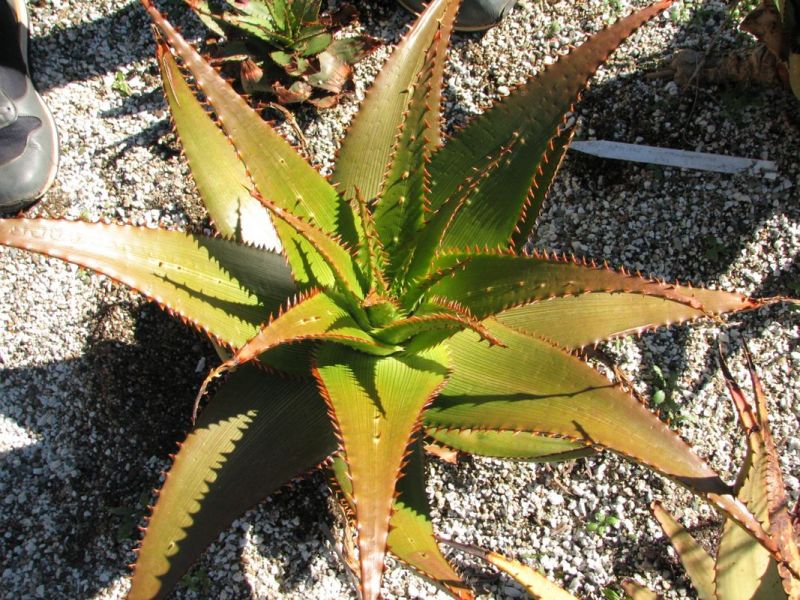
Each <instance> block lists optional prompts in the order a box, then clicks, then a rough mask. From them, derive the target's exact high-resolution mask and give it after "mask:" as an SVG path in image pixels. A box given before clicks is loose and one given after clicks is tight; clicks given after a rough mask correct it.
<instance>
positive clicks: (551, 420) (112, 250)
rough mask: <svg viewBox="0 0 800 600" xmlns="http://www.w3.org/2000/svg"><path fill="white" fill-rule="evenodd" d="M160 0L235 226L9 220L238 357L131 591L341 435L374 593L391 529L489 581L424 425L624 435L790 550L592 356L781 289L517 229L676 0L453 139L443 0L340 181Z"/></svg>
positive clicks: (180, 568) (168, 83)
mask: <svg viewBox="0 0 800 600" xmlns="http://www.w3.org/2000/svg"><path fill="white" fill-rule="evenodd" d="M142 3H143V5H144V6H145V8H146V10H147V11H148V13H149V14H150V16H151V17H152V20H153V22H154V24H155V27H156V30H157V32H158V39H157V56H158V62H159V66H160V68H161V72H162V78H163V82H164V87H165V90H166V96H167V100H168V103H169V105H170V108H171V111H172V115H173V118H174V121H175V126H176V129H177V132H178V135H179V137H180V139H181V142H182V144H183V147H184V150H185V153H186V157H187V160H188V162H189V165H190V167H191V170H192V173H193V176H194V179H195V182H196V184H197V188H198V191H199V193H200V196H201V197H202V199H203V201H204V202H205V205H206V207H207V208H208V211H209V213H210V215H211V218H212V219H213V221H214V223H215V225H216V227H217V229H218V231H219V233H220V234H221V235H220V236H218V237H204V236H200V235H190V234H185V233H181V232H178V231H165V230H158V229H144V228H136V227H130V226H123V225H109V224H90V223H82V222H67V221H61V220H44V219H32V220H29V219H7V220H2V221H0V243H3V244H6V245H11V246H16V247H20V248H27V249H29V250H32V251H36V252H42V253H45V254H48V255H51V256H56V257H59V258H63V259H65V260H68V261H71V262H74V263H77V264H80V265H82V266H85V267H88V268H91V269H93V270H95V271H97V272H99V273H103V274H105V275H107V276H110V277H112V278H114V279H116V280H118V281H120V282H122V283H123V284H125V285H127V286H129V287H131V288H133V289H134V290H137V291H139V292H140V293H142V294H144V295H145V296H147V297H148V298H151V299H153V300H155V301H157V302H158V303H159V304H161V305H162V306H164V307H165V308H166V309H168V310H169V311H171V312H172V313H174V314H176V315H177V316H178V317H180V318H181V319H183V320H184V321H186V322H187V323H189V324H191V325H193V326H194V327H196V328H198V329H200V330H202V331H204V332H206V333H207V334H208V335H209V336H210V337H211V338H212V339H213V340H214V341H215V342H216V344H217V345H218V347H219V348H220V351H221V354H224V356H225V361H224V362H223V364H222V366H221V367H219V368H218V369H215V370H214V371H213V372H212V373H211V375H210V376H209V380H215V385H214V388H215V391H214V393H213V397H212V398H211V399H210V400H209V401H208V403H207V406H206V407H205V408H204V409H203V410H202V412H201V414H200V416H199V418H198V420H197V422H196V426H195V428H194V430H193V431H192V432H191V433H190V434H189V435H188V437H187V438H186V440H185V441H184V442H183V444H181V446H180V449H179V451H178V453H177V454H176V456H175V459H174V464H173V466H172V468H171V469H170V471H169V473H168V475H167V477H166V480H165V482H164V485H163V487H162V489H161V490H160V492H159V495H158V498H157V501H156V503H155V506H154V507H153V509H152V513H151V515H150V518H149V522H148V526H147V528H146V531H145V534H144V537H143V540H142V542H141V546H140V548H139V551H138V560H137V562H136V565H135V569H134V572H133V577H132V587H131V590H130V594H129V597H130V598H134V599H138V598H155V597H165V596H166V595H167V594H168V593H169V592H170V590H171V589H172V587H173V586H174V585H175V583H176V582H177V581H178V580H179V578H180V577H181V575H182V574H183V573H184V572H185V571H186V570H187V569H188V568H189V567H190V566H191V564H192V563H193V562H194V561H195V560H196V559H197V558H198V557H199V556H200V554H201V553H202V552H203V550H204V549H205V547H206V546H207V545H208V544H209V543H211V542H212V541H213V540H214V539H215V538H216V536H217V535H218V534H219V532H220V531H221V530H223V529H224V528H226V527H227V526H228V525H229V524H230V523H231V522H232V521H233V519H235V518H236V517H237V516H238V515H240V514H241V513H242V512H244V511H245V510H246V509H248V508H250V507H251V506H253V505H254V504H256V503H257V502H259V501H260V500H262V499H263V498H265V497H266V496H268V495H269V494H271V493H272V492H273V491H275V490H276V489H278V488H280V487H281V486H283V485H284V484H285V483H287V482H288V481H290V480H291V479H292V478H294V477H296V476H298V475H300V474H302V473H304V472H307V471H308V470H309V469H313V468H315V467H318V466H321V465H325V464H331V460H332V457H336V458H334V459H333V462H332V465H333V467H334V469H333V470H334V473H335V475H336V479H337V481H338V484H339V485H338V486H339V488H340V489H341V491H342V492H343V494H342V496H343V497H345V498H347V501H348V502H349V504H350V509H351V514H352V515H353V518H354V520H355V523H356V531H357V537H358V543H357V546H358V556H359V559H358V562H359V571H360V577H359V585H360V587H361V592H362V595H363V597H364V598H365V599H371V598H375V597H377V596H378V595H379V591H380V585H381V577H382V572H383V568H384V566H383V565H384V556H385V554H386V552H387V551H389V552H392V553H393V554H394V555H395V556H397V557H398V558H399V559H400V560H401V561H403V562H404V563H406V564H408V565H410V566H411V567H413V568H414V569H416V570H417V571H419V572H420V573H422V574H423V575H425V576H426V577H428V578H429V579H432V580H434V581H437V582H439V583H440V584H441V585H442V586H444V587H445V588H446V589H448V590H449V591H450V592H451V593H452V594H453V595H455V596H458V597H462V598H469V597H472V595H471V592H470V591H469V590H468V588H467V587H466V586H465V585H464V583H463V582H462V580H461V579H460V577H459V574H458V572H457V570H456V569H455V568H454V567H453V566H452V565H451V564H450V563H449V562H448V560H447V559H446V558H445V556H444V555H443V553H442V552H441V551H440V549H439V547H438V545H437V542H436V538H435V535H434V530H433V526H432V522H431V518H430V514H429V507H428V502H427V499H426V496H425V485H424V469H423V460H424V457H423V453H422V450H421V444H422V440H423V438H424V437H425V436H429V437H431V438H433V439H434V440H436V441H437V442H438V443H439V444H442V445H445V446H448V447H450V448H454V449H458V450H461V451H464V452H471V453H475V454H479V455H485V456H495V457H506V458H514V459H529V460H565V459H569V458H575V457H579V456H584V455H586V454H588V453H591V452H594V451H597V450H601V449H608V450H611V451H614V452H616V453H619V454H621V455H623V456H626V457H629V458H631V459H633V460H636V461H638V462H641V463H643V464H645V465H648V466H649V467H651V468H653V469H654V470H656V471H658V472H660V473H663V474H664V475H666V476H668V477H670V478H672V479H674V480H676V481H678V482H680V483H681V484H683V485H685V486H687V487H688V488H689V489H691V490H692V491H694V492H696V493H697V494H699V495H701V496H703V497H704V498H705V499H706V500H707V501H708V502H710V503H711V504H713V505H714V506H715V507H717V508H718V509H720V510H722V511H724V512H725V514H726V515H727V517H728V518H729V519H731V520H732V521H733V522H735V523H737V524H739V525H740V526H741V527H742V528H743V529H744V530H745V531H747V533H748V535H750V536H752V537H753V538H754V539H756V540H758V541H759V542H760V543H761V544H763V545H764V547H765V548H766V549H767V550H768V551H769V552H770V553H771V554H772V555H773V556H775V557H776V558H777V559H778V560H781V556H780V549H779V548H778V547H777V546H776V545H775V544H774V543H773V542H772V541H771V540H770V539H769V538H768V537H767V536H766V534H765V533H764V530H763V528H762V526H761V524H760V523H759V521H758V520H757V519H756V518H755V517H754V516H753V515H752V514H751V512H750V511H749V510H748V509H747V507H746V506H745V505H744V503H742V502H740V501H739V500H737V498H736V497H735V494H734V488H733V486H731V485H729V484H727V483H725V482H724V481H723V480H722V479H721V478H720V477H719V476H718V475H717V473H716V472H715V471H714V470H713V469H712V468H711V467H710V466H709V465H708V464H707V463H706V462H705V461H704V460H703V459H702V458H700V457H699V456H697V455H696V454H695V453H694V452H693V451H692V450H691V449H690V447H689V446H688V445H687V444H686V443H685V442H683V441H682V440H681V438H680V437H679V436H678V435H677V434H676V433H674V432H673V431H672V430H671V429H670V428H669V426H668V425H666V424H665V423H663V422H662V421H661V420H660V419H659V418H658V417H657V416H656V415H653V414H652V413H650V412H649V411H648V410H647V409H646V407H644V406H643V405H642V404H641V403H640V402H639V401H638V400H637V399H636V398H634V397H633V396H631V395H630V394H629V393H628V392H626V391H625V390H624V389H623V388H622V387H621V386H619V385H616V384H613V383H611V382H610V381H609V380H608V379H607V378H606V377H604V376H603V375H601V374H600V373H599V372H597V371H596V370H594V369H593V368H591V367H590V366H589V365H587V364H586V362H585V361H584V360H583V359H582V355H581V349H582V348H584V347H586V346H588V345H592V344H595V343H597V342H600V341H603V340H607V339H610V338H613V337H615V336H621V335H626V334H629V333H632V332H640V331H645V330H649V329H652V328H656V327H659V326H662V325H667V324H672V323H680V322H686V321H690V320H693V319H697V318H702V317H708V316H712V315H717V314H720V313H729V312H735V311H742V310H750V309H755V308H758V307H760V306H762V305H764V304H765V303H766V301H761V300H757V299H750V298H747V297H745V296H743V295H741V294H738V293H730V292H723V291H711V290H706V289H696V288H692V287H690V286H684V285H679V284H677V283H675V284H668V283H665V282H662V281H657V280H654V279H649V278H646V277H642V276H641V275H639V274H633V273H629V272H627V271H625V270H624V269H620V270H614V269H611V268H609V267H607V266H605V265H599V266H598V265H595V264H594V263H592V262H587V261H585V260H579V259H576V258H573V257H565V256H559V255H548V254H536V253H534V254H527V253H525V252H523V251H522V250H521V248H522V247H523V246H524V243H525V241H526V240H527V237H528V235H529V233H530V231H531V229H532V227H533V224H534V222H535V219H536V216H537V214H538V211H539V209H540V206H541V204H542V202H543V200H544V197H545V194H546V192H547V190H548V188H549V186H550V182H551V181H552V179H553V177H554V176H555V174H556V172H557V170H558V166H559V164H560V161H561V159H562V157H563V155H564V152H565V151H566V148H567V146H568V144H569V141H570V139H571V130H570V129H569V127H566V126H565V124H564V117H565V114H566V113H567V112H568V111H569V110H570V109H571V107H572V104H573V103H574V102H575V100H576V99H577V97H578V95H579V94H580V92H581V91H582V89H583V88H584V87H585V85H586V83H587V81H588V79H589V78H590V77H591V76H592V74H593V72H594V71H595V70H596V69H597V68H598V66H600V65H601V64H602V63H603V61H604V60H605V59H606V57H607V56H608V54H609V53H610V52H612V51H613V50H614V49H615V48H616V46H617V45H618V44H620V43H621V42H622V41H623V40H624V39H625V38H626V37H627V36H628V35H630V34H631V33H632V32H633V31H634V30H635V29H636V28H638V27H639V26H640V25H642V24H643V23H644V22H646V21H647V20H648V19H650V18H652V17H653V16H655V15H657V14H658V13H659V12H660V11H662V10H664V9H666V8H667V7H668V6H669V5H670V1H669V0H664V1H661V2H657V3H655V4H653V5H652V6H650V7H648V8H645V9H643V10H641V11H639V12H636V13H634V14H632V15H630V16H628V17H626V18H624V19H622V20H621V21H619V22H618V23H616V24H615V25H612V26H610V27H609V28H607V29H605V30H603V31H601V32H599V33H598V34H596V35H595V36H593V37H592V38H591V39H590V40H589V41H587V42H586V43H585V44H583V45H582V46H581V47H579V48H577V49H575V50H574V51H573V52H572V53H570V54H569V55H567V56H565V57H562V58H561V59H560V60H559V61H558V62H556V63H555V64H554V65H552V66H551V67H549V68H548V69H547V70H545V71H544V72H542V73H541V74H539V75H538V76H537V77H535V78H532V79H530V80H529V81H528V82H527V83H525V84H523V85H521V86H520V87H518V88H517V89H516V90H514V91H513V92H512V93H511V94H510V95H509V96H507V97H505V98H503V99H502V100H501V101H500V102H498V103H497V105H496V106H494V107H493V108H491V109H490V110H488V111H486V112H485V113H484V114H482V115H480V116H479V117H477V118H475V120H473V121H472V122H471V123H469V124H468V125H467V126H466V127H464V128H463V129H462V130H460V131H459V132H457V133H456V134H454V135H453V136H452V137H451V138H450V139H449V140H447V143H444V138H443V136H442V133H441V131H440V101H441V88H442V79H443V77H442V73H443V68H444V60H445V53H446V48H447V44H448V41H449V37H450V32H451V28H452V24H453V20H454V16H455V13H456V11H457V3H456V2H452V1H448V0H434V2H432V3H431V5H430V6H429V7H428V8H427V9H426V10H425V11H424V12H423V13H422V14H421V15H420V17H419V19H418V20H417V22H416V23H415V24H414V26H413V27H412V28H411V29H410V30H409V32H408V33H407V34H406V36H405V37H404V38H403V40H402V41H401V42H400V43H399V44H398V46H397V48H396V50H395V52H394V54H393V55H392V57H391V58H390V59H389V60H388V62H387V63H386V65H385V66H384V68H383V70H382V71H381V72H380V74H379V75H378V76H377V78H376V80H375V82H374V84H373V86H372V88H371V90H370V92H369V93H368V94H367V97H366V98H365V100H364V101H363V103H362V106H361V110H360V112H359V113H358V115H357V116H356V117H355V118H354V120H353V122H352V124H351V126H350V129H349V132H348V134H347V136H346V138H345V139H344V141H343V142H342V145H341V148H340V150H339V153H338V157H337V161H336V166H335V169H334V171H333V173H332V176H331V177H330V179H327V178H325V177H323V176H322V175H320V174H319V173H318V172H317V171H316V170H315V169H314V168H313V167H312V166H311V165H310V164H309V163H308V162H307V161H306V160H305V159H304V158H303V157H302V156H301V155H300V154H298V153H297V152H296V151H295V149H294V148H293V147H292V146H291V145H290V144H289V143H287V142H286V141H285V140H284V139H283V138H282V137H281V136H280V135H278V134H277V133H276V132H275V131H274V130H273V129H272V128H271V127H270V126H269V125H268V124H267V123H266V122H264V121H263V120H262V119H261V118H260V117H259V116H258V114H257V113H256V112H254V111H253V110H252V109H251V108H249V107H248V106H247V104H246V103H245V101H244V100H243V99H242V98H241V97H240V96H238V95H237V94H236V93H235V91H234V90H233V89H232V88H231V87H230V86H229V85H228V84H227V83H226V82H225V81H224V80H223V79H221V78H220V77H219V76H218V74H217V73H216V72H215V71H214V69H213V68H212V67H210V66H209V65H208V64H207V63H206V62H204V60H203V59H202V58H201V57H200V55H199V54H198V53H197V52H196V51H195V50H194V48H192V46H190V45H189V44H188V43H187V42H186V41H185V40H184V39H183V38H182V37H181V36H180V34H179V33H178V32H176V31H175V29H174V28H173V27H172V26H171V25H170V24H169V22H168V21H167V20H166V19H165V18H164V17H163V16H162V15H161V14H160V13H159V12H158V10H157V9H156V8H155V7H154V6H153V5H152V4H151V3H150V2H149V1H148V0H142ZM198 92H200V93H201V94H200V95H201V97H202V98H203V100H202V101H201V100H200V99H199V98H198ZM623 431H624V433H623Z"/></svg>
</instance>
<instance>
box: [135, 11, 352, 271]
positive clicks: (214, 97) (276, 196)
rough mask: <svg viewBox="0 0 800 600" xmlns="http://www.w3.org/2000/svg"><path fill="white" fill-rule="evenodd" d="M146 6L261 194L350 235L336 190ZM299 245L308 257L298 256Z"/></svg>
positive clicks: (294, 261) (297, 260) (284, 233)
mask: <svg viewBox="0 0 800 600" xmlns="http://www.w3.org/2000/svg"><path fill="white" fill-rule="evenodd" d="M141 2H142V5H143V6H144V7H145V9H146V10H147V12H148V14H149V15H150V17H151V18H152V20H153V23H154V24H155V26H156V27H157V28H158V31H159V32H160V33H161V35H163V36H164V38H165V39H166V41H167V42H168V43H169V45H170V47H171V48H172V49H173V50H174V51H175V52H176V53H177V55H178V56H179V57H180V58H181V60H182V61H183V63H184V65H185V66H186V68H187V69H188V70H189V71H190V72H191V74H192V76H194V78H195V81H196V83H197V86H198V87H199V88H200V90H201V91H202V92H203V94H205V97H206V99H207V101H208V103H209V105H210V106H211V108H213V110H214V112H215V113H216V115H217V118H218V120H219V122H220V124H221V126H222V128H223V129H224V131H225V133H226V134H227V136H228V139H230V141H231V143H232V144H233V146H234V147H235V149H236V151H237V152H238V154H239V157H240V158H241V160H242V162H243V163H244V165H245V167H246V169H247V172H248V173H249V175H250V177H251V179H252V181H253V183H254V184H255V187H256V189H257V190H258V192H259V193H260V194H261V195H262V196H264V197H266V198H269V199H270V200H272V201H273V202H275V204H277V205H278V206H280V207H281V208H283V209H285V210H289V211H291V212H292V213H293V214H295V215H297V216H299V217H302V218H304V219H309V220H312V221H313V222H314V223H316V224H317V225H318V226H319V227H320V228H321V229H322V230H323V231H325V232H326V233H330V234H336V233H339V234H342V233H344V231H345V230H346V231H350V229H348V225H349V226H352V219H353V215H352V212H351V210H350V207H349V206H348V205H347V204H346V203H344V202H343V201H342V200H341V198H340V197H339V196H338V195H337V193H336V190H334V188H333V186H331V185H330V184H329V183H328V182H327V181H326V180H325V178H324V177H322V175H320V174H319V173H317V171H316V170H315V169H314V168H313V167H312V166H311V165H310V164H308V162H306V160H305V159H304V158H303V157H302V156H300V155H299V154H298V153H297V152H296V151H295V149H294V148H292V147H291V146H290V145H289V144H288V143H287V142H286V141H285V140H284V139H283V138H282V137H281V136H280V135H278V133H277V132H276V131H275V130H274V129H272V127H270V126H269V124H267V123H266V122H265V121H263V120H262V119H261V117H260V116H259V115H258V114H257V113H256V112H255V111H254V110H253V109H251V108H250V107H249V106H248V105H247V102H246V101H245V100H244V99H243V98H242V97H241V96H239V94H237V93H236V91H234V89H233V88H232V87H231V86H230V85H229V84H228V83H227V82H226V81H225V80H224V79H222V77H220V76H219V75H218V74H217V72H216V71H214V69H213V68H212V67H211V66H210V65H209V64H208V63H207V62H205V61H204V60H203V58H202V57H201V56H200V54H198V52H197V51H196V50H195V49H194V48H193V47H192V46H191V45H190V44H188V43H187V42H186V40H184V39H183V37H182V36H181V35H180V34H179V33H178V32H177V31H176V30H175V28H174V27H173V26H172V25H171V24H170V23H169V22H168V21H167V20H166V19H165V18H164V17H163V15H162V14H161V13H160V12H159V11H158V10H157V9H156V8H155V7H154V6H153V4H152V2H151V1H150V0H141ZM276 229H277V231H278V235H279V236H280V239H281V242H282V243H283V247H284V251H285V252H286V256H287V257H288V259H289V262H290V264H291V266H292V272H293V273H294V276H295V279H296V280H297V281H298V282H300V283H309V282H311V283H313V282H314V279H313V276H312V275H311V273H309V271H308V265H307V263H306V260H307V258H306V257H305V256H304V254H309V249H308V248H307V243H306V242H305V241H303V240H302V238H299V237H298V235H297V234H296V233H295V232H294V231H293V230H292V229H291V228H289V227H288V226H286V225H284V224H279V225H278V226H277V227H276ZM297 246H300V248H301V250H304V252H299V251H298V250H297ZM312 255H313V253H312Z"/></svg>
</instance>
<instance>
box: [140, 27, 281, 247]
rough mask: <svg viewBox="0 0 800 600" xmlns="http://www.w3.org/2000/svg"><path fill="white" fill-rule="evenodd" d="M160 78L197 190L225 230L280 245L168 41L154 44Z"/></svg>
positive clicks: (232, 152)
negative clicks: (188, 81) (187, 79)
mask: <svg viewBox="0 0 800 600" xmlns="http://www.w3.org/2000/svg"><path fill="white" fill-rule="evenodd" d="M156 50H157V56H158V64H159V67H160V68H161V79H162V81H163V84H164V91H165V94H166V97H167V101H168V102H169V107H170V112H171V113H172V118H173V120H174V121H175V128H176V129H177V131H178V137H179V138H180V140H181V145H182V146H183V150H184V152H185V153H186V159H187V160H188V162H189V166H190V168H191V171H192V175H193V177H194V180H195V183H196V184H197V190H198V192H200V197H201V198H202V199H203V203H204V204H205V206H206V209H207V210H208V213H209V215H210V216H211V219H212V220H213V221H214V224H215V226H216V228H217V230H218V231H219V232H220V233H221V234H222V235H224V236H226V237H229V238H233V239H236V240H237V241H243V242H246V243H248V244H254V245H256V246H263V247H265V248H274V249H280V241H279V240H278V236H277V233H276V232H275V227H274V226H273V225H272V221H271V220H270V218H269V213H268V212H267V210H266V209H265V208H264V207H263V206H261V204H260V203H259V202H258V200H256V199H255V198H253V197H251V195H250V193H249V192H248V188H250V187H251V186H252V183H251V182H250V177H249V175H248V174H247V169H246V168H245V166H244V164H243V163H242V161H241V160H240V159H239V156H238V155H237V153H236V150H235V149H234V147H233V146H232V145H231V143H230V142H229V141H228V138H227V137H225V134H224V133H223V132H222V130H220V128H219V127H218V126H217V124H216V123H215V122H214V120H213V119H212V118H211V115H209V114H208V112H206V110H205V109H204V108H203V106H202V105H201V104H200V102H199V101H198V100H197V98H196V97H195V95H194V92H193V91H192V90H191V88H190V87H189V85H188V84H187V83H186V79H185V78H184V76H183V73H182V72H181V70H180V69H179V68H178V64H177V63H176V62H175V58H174V57H173V56H172V53H171V52H170V50H169V47H168V46H167V45H166V44H163V43H159V44H157V46H156Z"/></svg>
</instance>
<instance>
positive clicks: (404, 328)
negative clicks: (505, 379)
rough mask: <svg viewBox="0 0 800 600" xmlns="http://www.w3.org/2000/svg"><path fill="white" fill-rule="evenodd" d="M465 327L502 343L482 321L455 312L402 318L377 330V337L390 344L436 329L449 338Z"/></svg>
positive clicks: (493, 341) (483, 336)
mask: <svg viewBox="0 0 800 600" xmlns="http://www.w3.org/2000/svg"><path fill="white" fill-rule="evenodd" d="M464 329H471V330H473V331H475V332H476V333H477V334H478V335H479V336H481V339H482V340H487V341H488V342H489V343H490V344H499V343H500V342H499V341H498V340H497V339H496V338H494V337H493V336H492V335H491V334H490V333H489V332H488V331H487V330H486V328H485V327H484V326H483V325H482V324H481V322H480V321H476V320H475V319H473V318H470V317H469V316H468V315H461V314H457V313H453V312H434V313H431V314H420V315H414V316H412V317H407V318H405V319H400V320H398V321H395V322H394V323H392V324H390V325H388V326H386V327H384V328H383V329H380V330H378V331H376V332H375V337H376V338H378V339H381V340H384V341H386V342H387V343H389V344H401V343H403V342H407V341H408V340H409V339H411V338H412V337H414V336H417V335H421V334H422V335H426V336H427V335H429V334H431V333H432V332H435V331H440V332H442V333H443V337H442V339H447V338H448V337H450V336H451V335H453V334H454V333H457V332H459V331H462V330H464Z"/></svg>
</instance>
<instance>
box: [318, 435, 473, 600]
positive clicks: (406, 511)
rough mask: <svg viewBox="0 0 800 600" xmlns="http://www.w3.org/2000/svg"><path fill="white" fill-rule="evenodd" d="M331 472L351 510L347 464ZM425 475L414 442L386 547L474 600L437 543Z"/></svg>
mask: <svg viewBox="0 0 800 600" xmlns="http://www.w3.org/2000/svg"><path fill="white" fill-rule="evenodd" d="M332 468H333V473H334V476H335V477H336V481H337V483H338V485H339V488H340V489H341V490H342V493H343V494H344V495H345V497H346V498H347V501H348V502H349V503H350V505H351V507H352V503H353V486H352V483H351V482H350V478H349V475H348V474H347V463H345V461H344V459H342V458H341V457H337V458H336V459H335V460H334V464H333V467H332ZM424 471H425V459H424V457H423V452H422V444H421V441H420V440H419V439H417V440H415V441H414V442H412V447H411V452H410V453H409V456H408V465H406V468H405V469H404V470H403V474H402V475H401V476H400V479H399V480H398V481H397V497H396V498H395V500H394V505H393V506H392V518H391V520H390V521H389V537H388V539H387V545H388V547H389V550H390V551H391V553H392V554H394V555H395V556H396V557H397V558H399V559H400V560H401V561H403V562H404V563H406V564H408V565H410V566H411V567H413V568H414V569H416V570H417V571H419V572H420V573H422V574H423V575H424V576H425V577H428V578H430V579H431V580H433V581H434V582H435V583H436V584H439V585H443V586H444V587H445V588H446V589H447V590H448V591H449V592H450V593H451V594H453V595H454V596H455V597H456V598H459V599H462V600H467V599H471V598H474V596H473V594H472V592H471V591H470V590H469V589H468V588H467V587H465V585H464V583H463V582H462V581H461V578H460V577H459V575H458V573H456V571H455V570H454V569H453V567H452V566H451V565H450V563H449V562H448V560H447V559H446V558H445V556H444V555H443V554H442V552H441V550H440V549H439V544H438V543H437V542H436V536H435V534H434V532H433V523H432V522H431V516H430V506H429V504H428V497H427V494H426V492H425V472H424Z"/></svg>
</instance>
